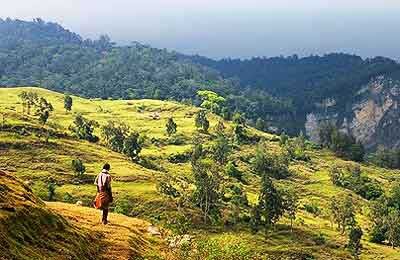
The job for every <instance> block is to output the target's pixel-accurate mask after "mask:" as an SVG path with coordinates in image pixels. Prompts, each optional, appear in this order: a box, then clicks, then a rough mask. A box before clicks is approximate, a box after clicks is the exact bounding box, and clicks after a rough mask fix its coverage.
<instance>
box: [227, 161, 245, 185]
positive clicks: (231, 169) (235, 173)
mask: <svg viewBox="0 0 400 260" xmlns="http://www.w3.org/2000/svg"><path fill="white" fill-rule="evenodd" d="M225 172H226V174H227V175H228V176H230V177H233V178H235V179H237V180H238V181H243V173H242V172H241V171H240V170H238V168H237V167H236V165H235V163H234V162H232V161H230V162H228V163H227V164H226V166H225Z"/></svg>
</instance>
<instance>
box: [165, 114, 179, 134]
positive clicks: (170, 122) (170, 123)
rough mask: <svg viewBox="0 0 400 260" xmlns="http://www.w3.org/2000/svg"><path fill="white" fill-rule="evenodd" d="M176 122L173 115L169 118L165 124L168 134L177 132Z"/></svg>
mask: <svg viewBox="0 0 400 260" xmlns="http://www.w3.org/2000/svg"><path fill="white" fill-rule="evenodd" d="M176 127H177V126H176V123H175V122H174V119H173V118H172V117H170V118H168V121H167V124H166V125H165V128H166V130H167V134H168V136H171V135H173V134H175V133H176Z"/></svg>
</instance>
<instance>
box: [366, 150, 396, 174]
mask: <svg viewBox="0 0 400 260" xmlns="http://www.w3.org/2000/svg"><path fill="white" fill-rule="evenodd" d="M369 161H370V162H372V163H374V164H376V165H378V166H379V167H383V168H388V169H400V150H396V149H385V148H382V147H379V148H378V150H377V151H376V152H375V153H374V154H372V155H371V157H370V158H369Z"/></svg>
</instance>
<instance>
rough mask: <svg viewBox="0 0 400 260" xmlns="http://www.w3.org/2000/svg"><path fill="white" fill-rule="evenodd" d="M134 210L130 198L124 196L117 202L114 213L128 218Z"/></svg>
mask: <svg viewBox="0 0 400 260" xmlns="http://www.w3.org/2000/svg"><path fill="white" fill-rule="evenodd" d="M132 209H133V205H132V202H131V201H130V199H129V197H127V196H123V197H120V198H118V199H117V200H116V201H115V208H114V212H116V213H119V214H124V215H126V216H128V215H129V214H130V213H131V212H132Z"/></svg>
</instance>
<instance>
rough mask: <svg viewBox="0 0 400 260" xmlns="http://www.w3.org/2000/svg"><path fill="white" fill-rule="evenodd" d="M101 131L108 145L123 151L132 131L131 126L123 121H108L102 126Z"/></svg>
mask: <svg viewBox="0 0 400 260" xmlns="http://www.w3.org/2000/svg"><path fill="white" fill-rule="evenodd" d="M101 131H102V135H103V137H104V140H105V142H106V144H107V146H108V147H110V148H111V149H112V150H113V151H116V152H119V153H121V152H122V151H123V149H124V142H125V139H126V137H127V136H128V134H129V131H130V128H129V126H128V125H126V124H125V123H123V122H119V123H118V122H115V121H108V122H107V124H106V125H104V126H102V127H101Z"/></svg>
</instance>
